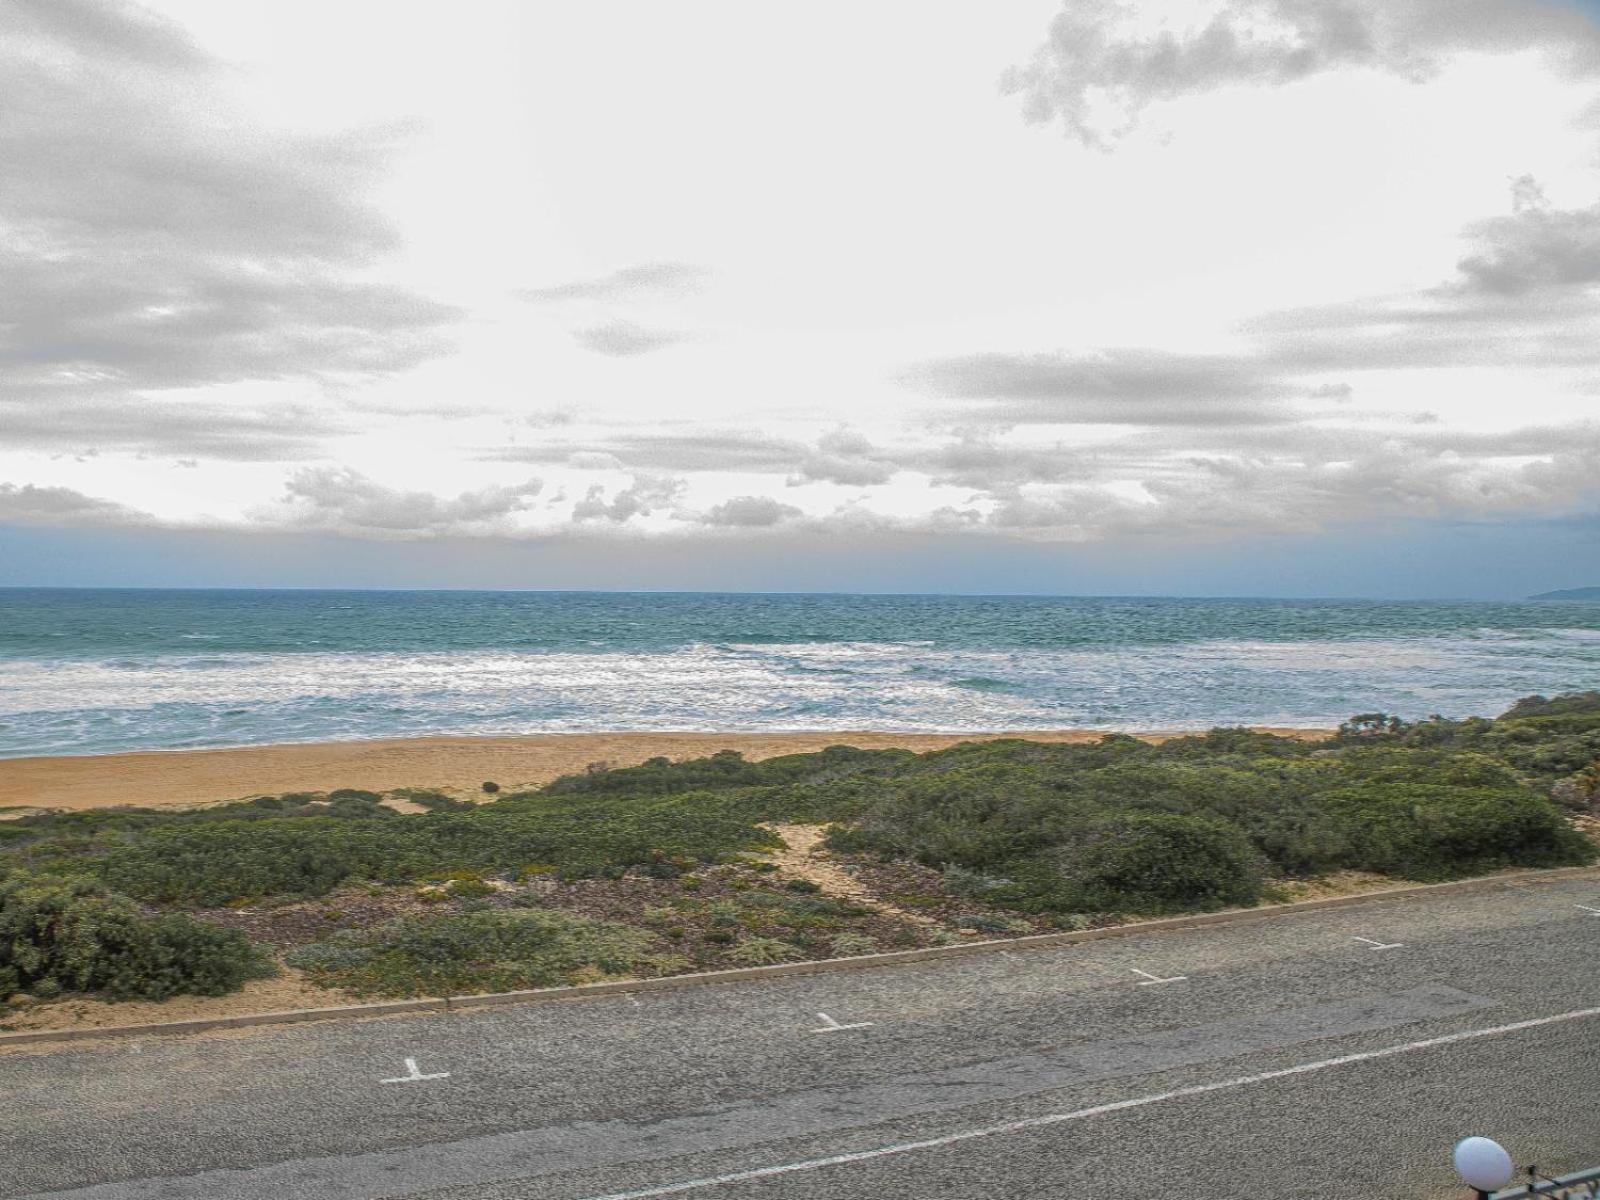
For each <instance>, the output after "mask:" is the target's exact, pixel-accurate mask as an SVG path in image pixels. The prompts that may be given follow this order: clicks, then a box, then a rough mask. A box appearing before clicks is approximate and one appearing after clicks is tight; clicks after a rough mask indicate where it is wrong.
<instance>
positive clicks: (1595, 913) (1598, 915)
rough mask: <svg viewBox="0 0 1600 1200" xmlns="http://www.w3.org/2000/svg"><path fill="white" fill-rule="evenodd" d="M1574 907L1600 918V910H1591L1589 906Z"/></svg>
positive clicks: (1575, 905) (1579, 905)
mask: <svg viewBox="0 0 1600 1200" xmlns="http://www.w3.org/2000/svg"><path fill="white" fill-rule="evenodd" d="M1572 907H1573V908H1581V909H1583V911H1584V912H1586V913H1593V914H1594V915H1595V916H1597V917H1600V908H1591V907H1589V905H1587V904H1574V905H1573V906H1572Z"/></svg>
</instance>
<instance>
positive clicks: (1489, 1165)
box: [1450, 1137, 1517, 1200]
mask: <svg viewBox="0 0 1600 1200" xmlns="http://www.w3.org/2000/svg"><path fill="white" fill-rule="evenodd" d="M1450 1161H1451V1162H1452V1163H1453V1164H1455V1168H1456V1174H1457V1175H1459V1176H1461V1178H1462V1179H1464V1180H1466V1182H1467V1186H1468V1187H1470V1188H1474V1189H1476V1191H1477V1193H1478V1198H1479V1200H1489V1197H1490V1196H1492V1195H1493V1194H1494V1193H1495V1192H1497V1191H1499V1190H1500V1189H1501V1188H1503V1187H1505V1185H1506V1184H1508V1183H1510V1182H1511V1177H1512V1176H1513V1175H1515V1174H1516V1173H1517V1168H1516V1164H1514V1163H1513V1162H1512V1161H1511V1155H1510V1154H1509V1153H1507V1152H1506V1148H1505V1147H1504V1146H1502V1145H1501V1144H1500V1143H1499V1142H1497V1141H1495V1140H1494V1139H1493V1138H1486V1137H1467V1138H1462V1139H1461V1140H1460V1141H1459V1142H1457V1143H1456V1148H1455V1150H1454V1151H1452V1152H1451V1155H1450Z"/></svg>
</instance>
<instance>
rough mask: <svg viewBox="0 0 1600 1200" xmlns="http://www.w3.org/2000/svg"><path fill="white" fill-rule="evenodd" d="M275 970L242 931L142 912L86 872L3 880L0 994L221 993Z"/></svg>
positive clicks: (113, 996)
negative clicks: (77, 876) (86, 876)
mask: <svg viewBox="0 0 1600 1200" xmlns="http://www.w3.org/2000/svg"><path fill="white" fill-rule="evenodd" d="M272 973H273V969H272V967H271V966H270V964H268V963H267V962H266V960H265V959H264V958H263V957H262V956H261V954H260V953H259V952H258V951H257V950H256V949H255V947H253V946H252V945H251V944H250V943H249V942H248V941H247V940H246V939H245V937H244V936H243V935H242V934H239V933H236V932H233V931H231V930H223V929H216V928H214V927H212V926H210V925H203V924H201V923H200V922H198V921H195V920H193V919H192V918H189V917H184V916H178V915H165V916H156V917H146V916H143V915H142V914H141V913H140V912H139V910H138V908H137V907H136V906H135V905H134V903H133V901H131V900H129V899H128V898H127V897H126V896H118V895H115V894H114V893H111V892H108V891H106V890H105V889H104V888H103V887H101V886H100V885H99V884H97V883H94V882H92V881H90V880H86V879H71V878H45V877H37V876H29V875H25V874H22V873H15V874H12V875H9V876H7V877H6V878H4V879H0V999H3V998H4V997H5V996H8V995H10V994H11V993H12V992H15V991H18V990H21V991H26V992H31V993H33V994H35V995H41V996H43V995H52V994H55V993H58V992H63V991H66V992H88V993H93V994H95V995H99V996H103V997H104V998H105V999H108V1000H135V999H137V1000H164V999H166V998H167V997H169V996H177V995H185V994H187V995H198V996H221V995H225V994H226V993H228V992H232V991H236V990H238V988H239V987H240V986H241V985H242V984H243V983H245V982H246V981H247V980H250V979H258V978H262V977H264V976H267V975H271V974H272Z"/></svg>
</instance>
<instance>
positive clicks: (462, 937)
mask: <svg viewBox="0 0 1600 1200" xmlns="http://www.w3.org/2000/svg"><path fill="white" fill-rule="evenodd" d="M651 945H652V939H651V936H650V935H649V934H648V933H646V932H645V931H644V930H640V929H634V928H632V927H631V926H627V925H622V924H618V923H616V922H613V921H600V920H595V919H594V918H591V917H585V916H579V915H576V914H573V913H565V912H558V911H553V910H548V909H536V908H535V909H529V908H512V909H499V910H492V909H491V910H484V911H481V912H473V913H463V914H458V915H450V916H432V915H429V916H408V917H399V918H396V919H395V920H392V921H389V922H386V923H385V924H382V925H378V926H375V927H373V928H370V929H346V930H341V931H340V932H338V933H336V934H334V935H333V936H332V937H330V938H327V939H326V940H324V941H321V942H316V943H313V944H312V945H309V946H303V947H301V948H300V949H298V950H295V951H293V952H291V953H290V954H289V956H288V961H289V963H290V965H291V966H295V967H298V968H300V969H301V970H303V971H304V972H305V973H306V975H307V976H308V977H309V978H311V979H312V980H313V981H314V982H316V983H318V984H321V985H322V986H324V987H339V988H343V989H345V990H346V991H349V992H353V993H355V994H356V995H361V996H423V995H428V996H439V995H456V994H462V993H470V992H502V991H515V990H518V989H521V988H540V987H559V986H562V985H565V984H569V983H574V982H580V981H588V980H591V979H593V978H594V977H595V976H596V975H599V976H606V975H624V974H635V973H639V972H654V971H656V970H657V969H658V968H659V967H660V965H661V964H660V963H659V962H658V961H657V960H656V959H655V958H654V956H653V954H652V950H651Z"/></svg>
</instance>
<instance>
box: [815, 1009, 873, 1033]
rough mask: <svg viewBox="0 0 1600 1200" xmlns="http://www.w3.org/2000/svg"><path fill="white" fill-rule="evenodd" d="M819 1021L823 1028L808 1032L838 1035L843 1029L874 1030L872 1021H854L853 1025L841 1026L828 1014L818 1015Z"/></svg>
mask: <svg viewBox="0 0 1600 1200" xmlns="http://www.w3.org/2000/svg"><path fill="white" fill-rule="evenodd" d="M817 1019H818V1020H819V1021H821V1022H822V1028H820V1029H812V1030H808V1031H807V1032H810V1033H838V1032H839V1031H840V1030H841V1029H870V1028H872V1024H873V1023H872V1022H871V1021H854V1022H852V1023H850V1024H848V1025H841V1024H839V1022H838V1021H835V1020H834V1019H833V1018H832V1017H830V1016H829V1015H828V1014H827V1013H818V1014H817Z"/></svg>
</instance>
